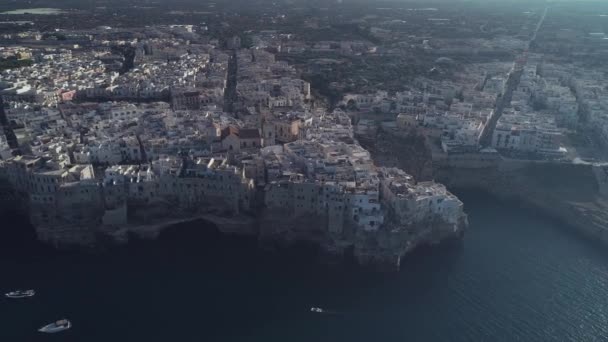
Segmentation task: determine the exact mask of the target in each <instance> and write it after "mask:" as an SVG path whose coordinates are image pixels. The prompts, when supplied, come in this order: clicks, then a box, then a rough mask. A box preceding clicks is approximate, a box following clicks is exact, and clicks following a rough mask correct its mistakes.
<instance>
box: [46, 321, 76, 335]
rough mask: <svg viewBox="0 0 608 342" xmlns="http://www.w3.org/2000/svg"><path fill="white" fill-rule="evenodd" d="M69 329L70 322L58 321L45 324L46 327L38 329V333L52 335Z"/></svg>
mask: <svg viewBox="0 0 608 342" xmlns="http://www.w3.org/2000/svg"><path fill="white" fill-rule="evenodd" d="M71 327H72V322H70V321H69V320H67V319H60V320H58V321H57V322H53V323H51V324H47V325H45V326H43V327H42V328H40V329H38V331H40V332H43V333H47V334H53V333H58V332H60V331H64V330H68V329H70V328H71Z"/></svg>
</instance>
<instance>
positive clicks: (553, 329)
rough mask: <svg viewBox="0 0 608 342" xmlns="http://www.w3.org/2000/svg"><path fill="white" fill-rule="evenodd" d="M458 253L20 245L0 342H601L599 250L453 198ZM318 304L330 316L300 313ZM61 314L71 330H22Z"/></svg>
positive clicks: (511, 214)
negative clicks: (459, 222) (370, 257)
mask: <svg viewBox="0 0 608 342" xmlns="http://www.w3.org/2000/svg"><path fill="white" fill-rule="evenodd" d="M464 199H465V203H466V208H467V211H468V213H469V215H470V223H471V226H470V230H469V231H468V232H467V235H466V237H465V239H464V242H463V243H462V244H460V245H455V246H446V247H445V248H444V247H439V248H434V249H425V250H421V251H419V252H418V253H416V254H414V255H412V256H410V257H409V258H407V260H405V261H404V263H403V267H402V268H403V270H402V271H401V272H400V273H398V274H373V273H370V272H366V271H364V270H357V269H356V268H353V267H344V268H331V267H324V266H322V265H319V264H318V263H315V262H313V261H308V258H307V255H308V254H307V253H306V252H304V251H294V252H290V253H284V254H281V255H273V254H267V253H263V252H259V251H257V249H256V248H255V242H253V241H248V240H235V239H231V238H227V237H221V236H219V235H217V234H214V233H210V232H209V229H206V228H205V227H203V226H189V227H186V226H182V227H177V228H176V229H174V230H172V231H169V232H167V234H165V235H164V236H163V239H162V241H158V242H154V243H151V242H147V243H143V242H142V243H138V244H136V245H132V246H129V248H122V249H118V250H115V251H112V252H109V254H107V255H104V256H93V255H80V254H57V253H47V252H42V251H38V250H32V251H30V250H23V251H21V253H19V255H21V256H20V257H19V258H16V257H15V255H16V254H15V255H12V256H10V257H3V259H2V260H1V261H0V270H1V271H0V274H1V276H0V277H1V278H0V290H4V291H3V292H5V291H6V290H10V289H13V288H20V287H32V288H36V289H37V291H38V295H37V296H36V297H34V298H31V299H28V300H23V301H9V300H5V299H0V341H2V342H4V341H11V342H12V341H19V342H20V341H88V342H94V341H104V342H105V341H146V342H152V341H180V342H181V341H265V342H268V341H281V342H284V341H526V342H530V341H608V252H606V250H604V249H603V247H601V246H598V245H595V244H593V243H591V242H589V241H586V240H584V239H581V238H579V237H578V236H577V235H576V234H574V233H572V232H570V231H569V230H568V229H565V228H564V227H560V226H559V225H557V224H556V223H555V222H552V221H550V220H547V219H545V218H543V217H540V216H537V215H535V214H534V213H533V212H526V211H523V210H522V209H520V208H518V207H516V206H513V205H512V204H507V203H501V202H497V201H494V200H492V199H490V198H488V197H484V196H481V195H471V194H469V195H465V196H464ZM311 306H320V307H323V308H326V309H328V310H331V311H333V314H327V315H319V314H312V313H310V312H309V308H310V307H311ZM62 317H68V318H70V319H71V320H72V322H73V324H74V327H73V328H72V330H70V331H67V332H65V333H61V334H56V335H52V336H51V335H39V334H38V333H36V329H37V328H38V327H40V326H42V325H44V324H46V323H48V322H50V321H53V320H55V319H59V318H62Z"/></svg>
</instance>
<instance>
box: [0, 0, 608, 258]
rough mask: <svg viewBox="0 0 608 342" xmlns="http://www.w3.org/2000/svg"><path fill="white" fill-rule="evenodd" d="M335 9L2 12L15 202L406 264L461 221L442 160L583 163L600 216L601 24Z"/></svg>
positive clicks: (44, 235)
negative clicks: (98, 17)
mask: <svg viewBox="0 0 608 342" xmlns="http://www.w3.org/2000/svg"><path fill="white" fill-rule="evenodd" d="M341 3H342V2H341V1H339V2H337V3H336V4H332V5H331V6H329V7H328V8H324V9H322V10H321V11H320V13H315V15H314V16H313V15H307V14H304V13H302V12H301V11H297V10H296V9H284V8H282V7H276V8H273V9H271V11H269V12H268V13H267V14H266V16H264V17H263V18H262V19H261V20H260V21H259V22H256V23H255V25H254V24H252V23H250V21H249V20H247V19H248V17H246V15H245V14H242V15H241V16H242V18H241V17H237V18H233V17H230V16H228V15H225V14H223V15H222V16H221V17H220V19H218V18H208V17H207V15H206V14H204V13H206V12H201V13H202V14H200V15H201V16H202V17H204V18H208V20H205V21H197V22H195V21H194V20H192V17H191V15H192V14H187V13H181V12H179V11H174V13H173V14H171V16H173V18H174V19H177V18H180V17H182V20H183V21H182V22H177V23H176V22H175V20H174V22H173V23H155V24H150V23H138V25H139V26H126V23H124V24H121V23H120V22H118V23H113V22H108V23H107V25H98V23H94V24H95V25H97V26H91V27H79V28H75V27H61V24H56V23H55V24H54V25H56V26H49V25H51V22H52V20H51V18H55V17H56V16H66V17H78V18H80V17H83V16H85V17H86V16H87V15H89V14H87V12H85V11H84V10H73V11H71V12H70V11H67V12H60V13H59V14H57V13H55V14H31V13H22V14H6V13H4V14H3V13H0V20H1V22H0V27H1V29H2V31H0V33H2V36H1V40H0V41H1V42H2V44H0V45H2V47H0V58H1V59H0V66H1V67H0V95H1V97H0V111H1V112H0V119H1V120H0V125H1V126H2V132H3V134H0V159H1V160H0V179H2V180H4V181H5V183H6V184H5V185H4V186H5V187H6V188H7V189H10V190H11V194H12V195H11V196H12V197H10V198H14V199H17V200H18V202H20V203H22V206H23V207H24V208H26V210H27V213H28V215H29V219H30V221H31V223H32V225H33V226H34V227H35V229H36V235H37V237H38V239H40V240H41V241H44V242H47V243H49V244H51V245H55V246H74V245H76V246H94V245H95V244H97V243H99V241H100V239H102V238H101V236H103V237H104V238H106V239H107V238H110V239H111V240H114V241H125V240H126V239H128V235H129V234H133V233H135V234H140V235H146V234H148V235H150V234H151V235H155V234H158V231H160V230H161V229H162V228H163V227H165V226H169V225H171V224H174V223H176V222H181V221H183V220H192V219H200V218H202V219H206V220H209V221H211V222H213V223H215V224H216V225H217V226H218V228H219V229H220V230H221V231H225V232H229V233H236V234H245V235H254V236H257V237H258V239H259V240H260V242H263V243H265V244H275V243H279V244H287V245H289V244H290V243H293V242H298V241H308V242H313V243H314V244H316V245H318V246H320V247H321V249H322V250H323V251H324V252H326V253H328V254H331V255H337V256H342V257H343V256H345V255H347V254H348V253H351V252H352V254H353V256H354V257H355V259H356V260H357V261H358V262H359V263H361V264H369V265H378V266H383V267H388V268H397V269H398V267H399V263H400V260H401V258H402V257H403V256H404V255H405V254H407V253H408V252H410V251H412V250H413V249H415V248H416V247H417V246H420V245H424V244H436V243H439V242H442V241H444V240H450V239H458V238H461V237H462V236H463V234H464V232H465V230H466V227H467V225H468V222H467V216H466V214H465V207H464V204H463V202H462V201H461V200H459V199H458V198H457V197H456V196H455V195H453V194H452V193H451V192H450V191H448V190H447V188H446V186H445V185H443V184H442V183H441V182H439V181H441V180H442V177H439V176H438V175H439V173H438V172H437V170H446V169H447V170H451V169H465V170H469V171H471V172H478V171H475V170H482V169H483V170H486V169H490V168H501V167H502V165H506V164H505V163H507V164H508V165H514V164H518V163H526V165H528V164H530V165H539V164H540V165H550V166H551V167H557V168H559V167H561V165H574V164H576V165H581V166H580V167H589V168H591V170H593V175H594V177H596V178H597V182H598V184H599V190H598V191H599V194H598V199H595V198H594V199H593V200H592V201H590V202H593V205H594V206H595V207H593V208H595V209H590V208H591V207H590V206H591V204H588V205H587V206H584V207H583V206H581V204H580V203H578V204H577V205H578V206H579V207H580V208H581V212H583V211H584V212H585V213H589V212H604V215H605V210H604V209H605V208H606V207H605V206H604V205H606V203H607V202H606V201H604V196H607V195H608V181H606V178H607V177H606V176H605V175H606V174H608V168H607V167H606V166H605V164H603V163H602V161H604V160H605V158H606V154H605V151H606V149H605V146H606V145H608V115H607V114H606V113H608V101H607V100H606V98H608V96H607V95H608V88H606V86H605V85H604V84H603V81H604V78H605V77H604V76H605V72H606V71H605V67H606V65H605V63H606V61H605V60H604V59H602V57H600V56H602V53H606V52H608V45H607V42H608V38H606V35H605V34H604V32H603V31H591V32H589V28H588V27H585V28H581V27H579V26H578V25H577V22H576V21H573V22H568V23H566V24H564V21H561V20H557V19H556V18H562V15H563V13H564V11H568V7H567V5H560V4H555V5H552V6H548V5H546V4H544V3H532V4H529V5H521V7H520V6H518V7H516V9H511V11H512V12H513V13H510V16H509V18H508V19H506V17H503V18H500V17H497V16H490V17H488V16H486V15H484V12H483V11H484V10H485V9H483V8H480V9H477V10H478V11H479V13H475V15H474V14H471V16H470V17H469V18H466V20H465V19H463V18H462V17H461V15H462V13H461V12H460V10H459V8H453V9H448V8H443V7H442V8H426V7H412V8H405V7H399V8H394V9H393V10H392V11H388V10H387V9H386V8H380V7H379V8H375V9H373V10H372V11H371V13H372V14H363V13H362V12H365V11H364V10H363V9H361V8H359V7H357V6H353V7H352V8H350V9H349V11H344V14H343V15H341V16H337V17H335V16H332V13H334V12H335V11H342V10H343V7H342V6H345V4H341ZM209 6H210V7H209V8H208V10H209V11H211V12H213V11H214V10H215V11H219V10H218V9H214V7H212V6H211V5H209ZM142 10H144V9H142ZM389 10H390V8H389ZM389 12H390V13H389ZM7 13H8V12H7ZM378 13H382V15H378ZM580 15H581V16H583V15H585V16H586V15H587V14H586V13H584V14H580ZM159 16H160V17H159V18H161V19H162V20H161V19H159V21H163V20H164V19H163V18H164V16H163V15H160V14H159ZM12 18H15V19H12ZM39 18H40V19H39ZM292 18H293V22H290V19H292ZM81 19H82V18H81ZM81 19H79V20H81ZM36 20H40V22H44V25H41V24H40V23H38V22H36ZM114 20H115V19H112V21H114ZM167 20H168V19H167ZM218 20H219V22H218ZM589 20H591V19H589ZM114 24H116V25H117V26H108V25H114ZM129 24H131V23H129ZM568 24H569V25H568ZM92 25H93V24H92ZM247 25H250V26H247ZM84 26H86V25H84ZM590 26H593V25H591V24H590ZM598 26H599V27H601V25H600V24H598ZM50 27H52V29H51V28H50ZM222 27H223V28H224V30H222V29H221V28H222ZM602 30H603V29H602ZM218 32H219V33H218ZM556 42H557V43H556ZM564 51H567V53H564ZM598 70H602V71H601V72H598ZM447 179H448V180H449V177H447ZM448 183H452V181H449V182H448ZM599 198H601V199H599ZM596 216H597V215H596ZM603 219H605V217H601V218H600V221H601V220H603ZM601 222H608V221H601ZM598 225H599V227H600V228H602V227H603V230H602V229H600V231H601V235H604V233H605V231H606V226H602V224H598ZM606 236H608V235H606Z"/></svg>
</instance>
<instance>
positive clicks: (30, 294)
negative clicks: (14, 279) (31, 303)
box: [4, 290, 36, 298]
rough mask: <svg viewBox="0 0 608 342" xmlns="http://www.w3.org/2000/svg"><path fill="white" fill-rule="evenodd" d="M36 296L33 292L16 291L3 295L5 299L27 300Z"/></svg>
mask: <svg viewBox="0 0 608 342" xmlns="http://www.w3.org/2000/svg"><path fill="white" fill-rule="evenodd" d="M35 294H36V291H34V290H16V291H12V292H9V293H6V294H4V295H5V296H6V297H7V298H27V297H33V296H34V295H35Z"/></svg>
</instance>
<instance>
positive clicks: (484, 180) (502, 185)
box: [434, 160, 608, 243]
mask: <svg viewBox="0 0 608 342" xmlns="http://www.w3.org/2000/svg"><path fill="white" fill-rule="evenodd" d="M467 165H475V167H469V166H467ZM477 166H479V164H476V163H461V164H459V165H455V164H452V165H449V166H448V163H442V164H441V163H435V170H434V171H435V178H436V179H437V180H439V181H441V182H443V183H445V184H446V185H447V186H448V187H450V188H453V189H458V188H460V189H480V190H483V191H485V192H488V193H490V194H492V195H494V196H496V197H498V198H502V199H509V200H516V201H519V202H520V203H522V204H523V205H525V206H529V207H532V208H535V209H538V210H541V211H542V212H543V213H544V214H547V215H549V216H551V217H554V218H556V219H558V220H560V221H562V222H564V223H566V224H568V225H569V226H571V227H574V228H576V229H577V230H578V231H580V232H582V233H584V234H585V235H586V236H588V237H591V238H593V239H596V240H600V241H603V242H606V243H608V199H607V198H606V193H607V192H606V188H607V184H608V177H607V176H606V166H601V165H591V164H583V163H581V164H573V163H557V162H538V161H517V160H500V161H498V162H496V163H494V164H493V165H491V166H486V167H477Z"/></svg>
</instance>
